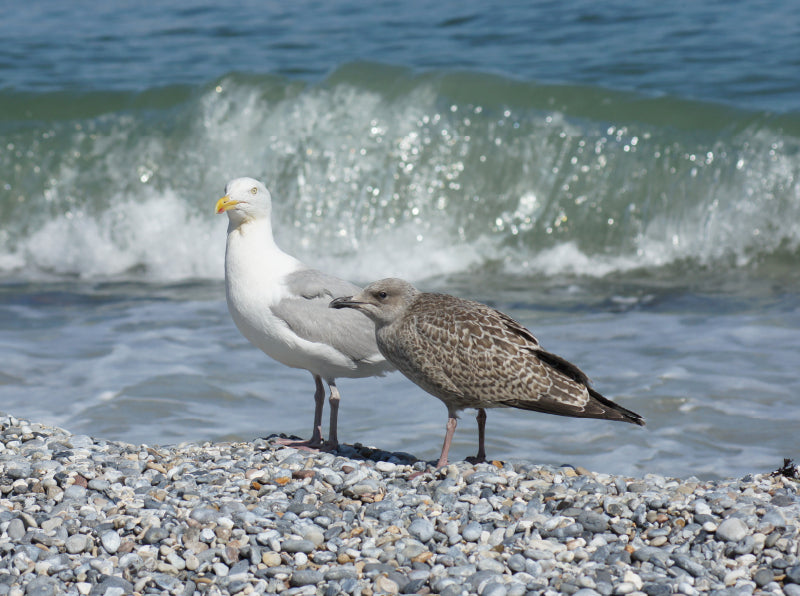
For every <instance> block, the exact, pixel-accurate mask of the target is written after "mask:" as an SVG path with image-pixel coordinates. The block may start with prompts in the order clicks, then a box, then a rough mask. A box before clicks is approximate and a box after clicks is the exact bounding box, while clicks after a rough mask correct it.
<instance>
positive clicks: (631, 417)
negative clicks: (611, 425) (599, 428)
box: [587, 387, 646, 426]
mask: <svg viewBox="0 0 800 596" xmlns="http://www.w3.org/2000/svg"><path fill="white" fill-rule="evenodd" d="M587 389H589V395H591V396H592V397H593V398H594V399H596V400H597V401H598V402H600V403H601V404H602V405H603V406H605V407H606V408H607V410H606V413H608V414H611V415H610V416H607V418H608V419H609V420H619V421H620V422H630V423H631V424H638V425H639V426H646V423H645V420H644V418H642V417H641V416H639V414H637V413H636V412H634V411H632V410H629V409H627V408H623V407H622V406H621V405H619V404H618V403H615V402H613V401H611V400H610V399H608V398H607V397H604V396H602V395H600V394H599V393H598V392H597V391H595V390H594V389H592V388H591V387H587ZM614 414H616V416H615V415H614Z"/></svg>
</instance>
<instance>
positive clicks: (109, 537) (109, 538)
mask: <svg viewBox="0 0 800 596" xmlns="http://www.w3.org/2000/svg"><path fill="white" fill-rule="evenodd" d="M100 542H101V544H102V545H103V548H104V549H105V550H106V552H107V553H108V554H110V555H113V554H114V553H116V552H117V550H118V549H119V547H120V544H122V539H121V538H120V536H119V534H117V533H116V532H114V531H113V530H109V531H108V532H103V535H102V536H100Z"/></svg>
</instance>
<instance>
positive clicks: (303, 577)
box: [289, 569, 324, 588]
mask: <svg viewBox="0 0 800 596" xmlns="http://www.w3.org/2000/svg"><path fill="white" fill-rule="evenodd" d="M323 579H324V578H323V576H322V573H320V572H319V571H317V570H316V569H298V570H297V571H295V572H294V573H292V578H291V579H290V580H289V583H290V584H291V585H292V586H294V587H296V588H297V587H301V586H311V585H316V584H318V583H320V582H321V581H323Z"/></svg>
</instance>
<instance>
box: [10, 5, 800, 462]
mask: <svg viewBox="0 0 800 596" xmlns="http://www.w3.org/2000/svg"><path fill="white" fill-rule="evenodd" d="M0 13H2V14H0V39H2V41H3V43H1V44H0V213H2V216H0V222H1V224H2V226H1V227H0V297H1V298H2V300H0V363H1V364H0V398H2V401H1V402H0V408H2V409H4V410H7V411H9V412H11V413H14V414H17V415H20V416H26V417H31V418H35V419H39V420H43V421H46V422H50V423H56V424H59V425H61V426H64V427H66V428H68V429H70V430H73V431H76V432H86V433H90V434H93V435H96V436H102V437H108V438H116V439H123V440H129V441H135V442H148V443H172V442H177V441H182V440H205V439H220V438H223V437H244V438H248V437H253V436H257V435H259V434H267V433H270V432H274V431H276V430H279V429H280V430H288V431H290V432H295V433H297V434H301V435H307V434H308V433H309V429H308V428H307V427H308V426H309V423H310V418H311V414H310V412H311V408H312V403H313V400H312V398H311V393H312V389H313V383H312V382H311V378H310V376H309V375H308V374H307V373H305V372H302V371H295V370H291V369H286V368H284V367H281V366H279V365H277V364H275V363H272V362H271V361H269V360H268V359H267V358H266V357H265V356H263V354H261V353H260V352H258V351H257V350H255V349H254V348H251V347H250V346H249V345H248V344H247V343H246V341H245V340H244V339H243V338H241V336H239V335H238V332H237V331H236V329H235V328H234V327H233V324H232V322H231V321H230V318H229V316H228V314H227V312H226V308H225V304H224V288H223V285H222V275H223V272H222V261H223V257H224V235H225V227H226V222H225V221H224V217H216V216H214V215H213V214H212V211H213V204H214V202H215V201H216V199H217V198H218V197H219V195H220V193H221V192H222V189H223V187H224V185H225V182H226V181H227V180H228V179H230V178H232V177H236V176H241V175H250V176H255V177H258V178H261V179H263V180H265V181H266V182H267V184H268V186H269V187H270V189H271V190H272V192H273V197H274V200H275V207H274V211H275V222H274V224H275V228H276V237H277V239H278V241H279V242H280V244H281V245H282V246H283V247H284V248H285V249H286V250H287V251H289V252H292V253H293V254H296V255H297V256H299V257H301V258H302V259H304V260H305V261H306V262H308V263H310V264H313V265H314V266H317V267H320V268H322V269H324V270H326V271H329V272H331V273H334V274H337V275H340V276H342V277H347V278H350V279H352V280H354V281H357V282H360V283H364V282H368V281H371V280H373V279H376V278H379V277H385V276H388V275H396V276H401V277H406V278H409V279H411V280H412V281H414V282H415V283H416V284H417V285H418V286H419V287H421V288H423V289H431V290H444V291H450V292H453V293H457V294H459V295H463V296H467V297H470V298H475V299H478V300H482V301H485V302H489V303H491V304H493V305H495V306H497V307H498V308H500V309H501V310H504V311H506V312H508V313H509V314H511V315H513V316H515V317H516V318H518V319H519V320H521V321H522V322H523V323H524V324H526V325H527V326H529V327H530V328H531V329H532V330H533V332H534V333H535V334H536V335H537V336H538V337H539V339H540V341H541V342H542V343H543V344H544V345H545V346H546V347H547V348H549V349H550V350H552V351H555V352H557V353H559V354H561V355H562V356H564V357H566V358H568V359H570V360H572V361H574V362H575V363H577V364H578V365H580V366H581V368H583V369H584V370H585V371H586V372H587V373H588V374H589V375H590V376H591V377H592V378H593V380H594V382H595V386H596V387H597V389H599V390H600V391H601V392H602V393H604V394H606V395H608V396H609V397H613V398H614V399H617V400H619V401H620V403H622V404H623V405H625V406H626V407H629V408H631V409H633V410H635V411H637V412H639V413H641V414H642V415H644V416H645V417H646V418H647V420H648V427H647V429H644V430H643V429H638V428H632V427H628V426H627V425H626V426H625V427H623V426H622V425H613V424H611V423H605V422H598V421H581V420H569V419H564V418H556V417H548V416H544V415H537V414H528V413H525V414H524V415H520V414H519V413H518V412H490V416H489V422H488V444H487V448H488V450H489V455H491V456H494V457H502V458H514V457H524V458H527V459H531V460H534V461H542V462H551V463H563V462H570V463H574V464H580V465H584V466H587V467H593V468H595V469H598V470H603V471H614V472H630V473H637V474H641V473H645V472H647V471H656V472H661V473H667V474H674V475H680V476H688V475H692V474H695V475H701V476H719V475H722V476H724V475H732V474H738V473H745V472H747V471H755V470H764V469H768V468H771V467H774V466H777V465H778V464H779V463H780V462H781V458H782V457H784V456H786V457H797V456H798V452H799V451H800V439H798V436H797V433H796V428H797V421H798V419H800V406H799V405H798V395H799V394H800V382H799V381H798V374H797V372H796V369H797V363H798V354H800V334H798V330H800V315H799V314H798V312H799V309H798V307H799V306H800V299H798V297H799V296H800V223H799V222H800V186H798V177H800V109H798V104H799V103H800V77H798V76H797V74H796V73H797V72H800V69H798V66H800V13H798V11H797V10H796V8H795V7H794V6H793V5H792V4H791V3H789V2H772V3H767V4H762V5H759V6H755V5H753V4H752V3H751V4H749V5H746V6H745V5H730V4H729V3H726V4H723V3H703V4H702V5H700V4H696V3H695V4H689V3H687V4H686V5H681V6H678V7H675V6H672V7H668V8H663V9H662V8H658V7H655V6H651V5H642V4H641V3H606V4H603V5H597V3H589V2H573V3H532V4H526V3H519V4H516V3H504V4H503V5H502V6H499V7H491V6H485V5H483V4H475V5H464V4H463V3H447V2H445V3H442V2H437V3H426V2H412V3H410V4H409V3H405V4H403V5H402V7H400V6H398V5H395V4H392V3H373V4H370V5H365V6H362V5H360V4H356V3H352V4H347V3H335V2H334V3H330V2H329V3H313V2H297V3H292V4H291V5H286V6H277V5H263V4H262V3H238V4H236V5H234V6H229V5H217V4H210V3H209V4H201V3H194V4H187V3H178V2H166V3H161V4H160V5H159V7H158V10H155V9H147V10H144V9H142V8H141V7H139V6H138V5H136V4H134V3H130V4H126V3H120V4H111V5H108V6H95V5H94V4H93V3H80V2H79V3H70V4H69V5H65V4H62V3H56V2H42V3H35V4H30V5H25V6H18V7H14V10H10V9H8V8H5V9H0ZM342 391H343V408H342V415H341V433H340V434H341V437H342V438H343V440H345V441H346V442H355V441H361V442H365V443H370V444H374V445H378V446H380V447H383V448H387V449H400V450H404V451H410V452H413V453H415V454H417V455H419V456H421V457H428V458H433V457H434V456H435V455H436V454H437V453H438V449H439V447H440V445H441V438H442V436H443V432H444V422H445V418H446V414H445V412H444V408H443V407H442V406H441V404H440V402H438V400H435V399H433V398H431V397H429V396H427V395H426V394H424V393H423V392H422V391H421V390H419V389H417V388H416V387H415V386H413V385H411V384H410V383H409V382H407V381H405V379H403V378H402V377H400V376H399V375H393V376H391V377H388V378H385V379H370V380H358V381H350V382H347V381H344V382H343V383H342ZM389 420H391V421H396V420H405V421H406V423H405V424H402V425H398V424H396V423H392V424H389V423H388V422H387V421H389ZM474 443H475V428H474V422H472V420H471V414H470V413H467V414H466V415H465V417H464V421H463V422H462V424H461V425H460V426H459V431H458V433H457V436H456V443H455V446H454V448H453V449H454V454H455V455H456V456H458V457H465V456H467V455H470V454H472V452H473V451H474Z"/></svg>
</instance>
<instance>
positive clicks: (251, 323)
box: [216, 178, 394, 448]
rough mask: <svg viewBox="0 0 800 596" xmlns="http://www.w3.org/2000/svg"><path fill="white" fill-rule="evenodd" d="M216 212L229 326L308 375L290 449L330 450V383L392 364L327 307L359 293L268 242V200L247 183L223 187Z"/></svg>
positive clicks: (368, 326) (366, 328) (350, 314)
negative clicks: (299, 433) (224, 227)
mask: <svg viewBox="0 0 800 596" xmlns="http://www.w3.org/2000/svg"><path fill="white" fill-rule="evenodd" d="M216 212H217V213H218V214H219V213H227V214H228V241H227V245H226V248H225V294H226V297H227V301H228V310H229V311H230V313H231V317H233V321H234V322H235V323H236V326H237V327H238V328H239V331H241V333H242V335H244V336H245V337H246V338H247V339H248V340H249V341H250V343H252V344H253V345H254V346H256V347H257V348H259V349H261V350H262V351H263V352H264V353H265V354H266V355H267V356H269V357H270V358H273V359H275V360H277V361H278V362H281V363H282V364H285V365H286V366H291V367H294V368H302V369H305V370H307V371H308V372H310V373H311V374H312V375H313V376H314V381H315V383H316V391H315V393H314V401H315V404H316V407H315V409H314V430H313V432H312V435H311V440H310V441H307V442H302V443H295V444H296V445H307V446H310V447H319V446H322V445H323V444H324V445H325V446H326V447H328V448H335V447H336V446H337V445H338V436H337V420H338V411H339V390H338V389H337V388H336V379H337V378H341V377H349V378H355V377H371V376H376V375H383V374H385V373H386V372H387V371H391V370H394V367H393V366H392V365H391V364H390V363H389V362H387V361H386V359H385V358H384V357H383V356H382V355H381V353H380V351H379V350H378V346H377V343H376V340H375V325H374V324H373V323H372V321H370V320H369V318H367V316H365V315H364V314H363V313H360V312H358V311H355V310H352V309H344V310H334V309H332V308H328V304H329V303H330V301H331V300H332V299H333V298H338V297H340V296H352V295H353V294H356V293H358V292H360V291H361V288H359V287H358V286H356V285H354V284H351V283H350V282H347V281H344V280H342V279H339V278H337V277H334V276H332V275H327V274H325V273H322V272H320V271H317V270H316V269H311V268H310V267H308V266H307V265H305V264H304V263H302V262H301V261H299V260H298V259H296V258H294V257H292V256H291V255H288V254H286V253H285V252H283V251H282V250H281V249H280V248H278V246H277V244H275V240H274V239H273V237H272V222H271V214H272V198H271V196H270V193H269V191H268V190H267V189H266V187H265V186H264V185H263V184H262V183H261V182H259V181H258V180H254V179H253V178H237V179H235V180H231V181H230V182H228V184H227V185H226V186H225V196H224V197H222V198H221V199H220V200H219V201H217V205H216ZM323 380H324V381H325V382H326V383H327V384H328V386H329V387H330V407H331V412H330V430H329V434H328V440H327V442H325V443H323V437H322V409H323V405H324V403H325V388H324V386H323V384H322V381H323Z"/></svg>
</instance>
